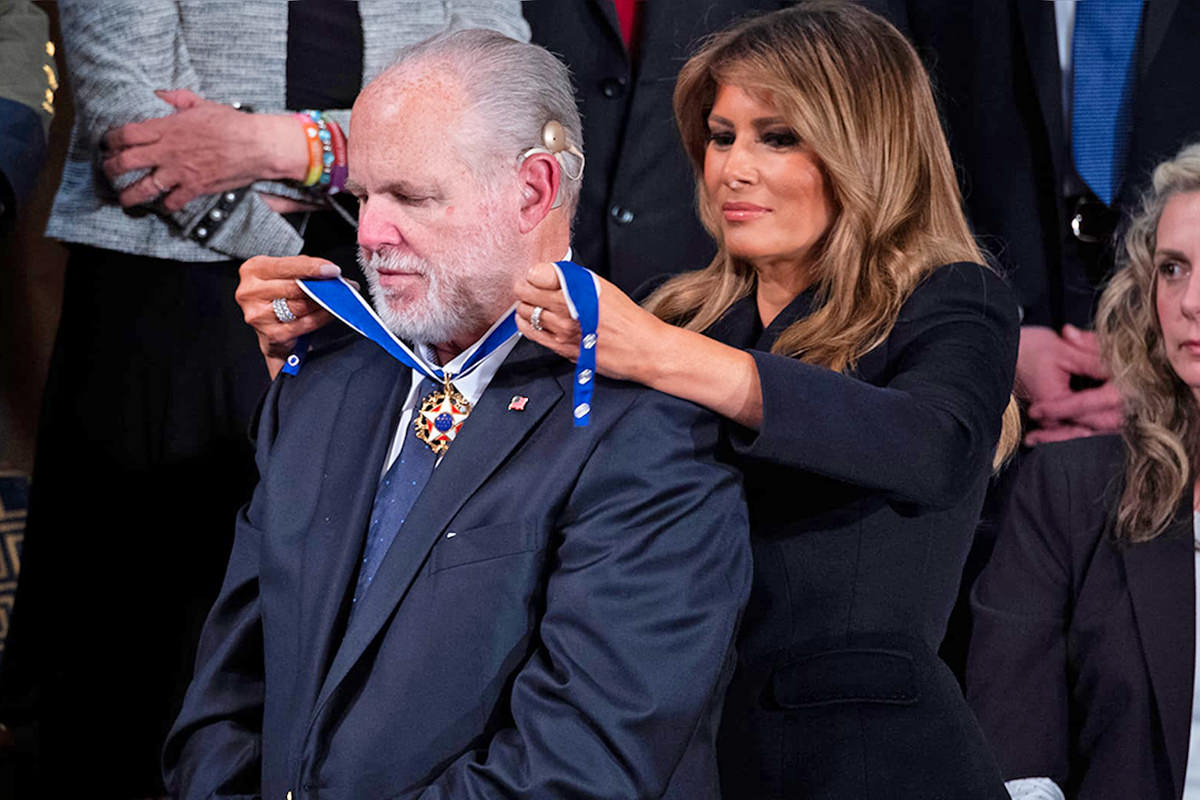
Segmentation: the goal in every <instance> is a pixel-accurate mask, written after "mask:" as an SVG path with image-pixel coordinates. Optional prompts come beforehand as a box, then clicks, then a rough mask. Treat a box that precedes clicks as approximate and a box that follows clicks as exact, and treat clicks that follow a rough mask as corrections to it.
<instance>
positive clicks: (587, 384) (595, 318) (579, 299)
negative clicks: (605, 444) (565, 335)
mask: <svg viewBox="0 0 1200 800" xmlns="http://www.w3.org/2000/svg"><path fill="white" fill-rule="evenodd" d="M554 267H555V271H557V272H558V285H559V286H561V287H562V290H563V294H564V295H565V297H566V300H567V309H568V310H569V311H570V312H571V318H572V319H574V320H576V321H577V322H578V323H579V358H578V360H576V362H575V391H574V397H573V399H572V403H571V409H572V411H571V413H572V415H573V416H574V418H575V427H577V428H583V427H586V426H587V424H588V422H589V421H590V420H591V412H592V393H593V392H594V391H595V385H596V328H597V326H598V325H599V324H600V290H599V286H598V285H597V282H596V276H595V275H593V274H592V272H591V270H589V269H586V268H584V267H581V266H579V265H578V264H576V263H575V262H573V261H559V262H557V263H555V265H554Z"/></svg>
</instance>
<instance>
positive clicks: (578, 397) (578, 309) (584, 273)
mask: <svg viewBox="0 0 1200 800" xmlns="http://www.w3.org/2000/svg"><path fill="white" fill-rule="evenodd" d="M554 268H555V271H557V272H558V283H559V285H560V286H561V287H562V289H563V295H564V297H565V298H566V301H567V309H568V310H569V311H570V314H571V318H572V319H575V320H577V321H578V322H579V332H580V336H579V359H578V361H576V363H575V384H574V392H573V398H572V405H571V409H572V416H573V417H574V421H575V426H576V427H580V428H582V427H586V426H587V425H588V423H589V422H590V421H591V411H592V394H593V393H594V391H595V381H596V328H597V326H598V325H599V322H600V290H599V283H598V281H597V280H596V276H595V275H594V274H592V272H591V270H589V269H586V268H585V267H581V266H579V265H578V264H576V263H574V262H572V261H559V262H557V263H555V265H554ZM296 282H297V283H299V284H300V288H301V289H303V290H304V292H305V293H306V294H307V295H308V296H309V297H311V298H312V299H313V300H314V301H315V302H316V303H318V304H319V305H320V306H322V307H323V308H324V309H325V310H326V311H328V312H329V313H330V314H333V315H334V316H335V317H337V318H338V319H340V320H341V321H342V322H344V323H346V324H347V325H349V326H350V327H351V328H353V329H354V330H356V331H358V332H359V333H360V334H362V335H363V336H365V337H367V338H368V339H370V340H371V341H373V342H375V344H377V345H379V346H380V347H382V348H383V349H384V350H386V351H387V352H388V353H389V354H390V355H391V356H392V357H393V358H395V359H396V360H397V361H399V362H400V363H402V364H404V365H406V366H408V367H411V368H413V369H415V370H417V371H418V372H420V373H421V374H422V375H425V376H427V377H429V378H431V379H433V380H435V381H437V382H439V383H440V382H442V381H444V380H445V373H444V372H443V371H442V370H440V369H438V368H437V367H434V366H433V365H430V364H426V363H425V361H424V359H422V358H420V357H419V356H418V355H417V354H416V353H414V352H413V351H412V350H410V349H409V348H408V346H407V345H406V344H404V342H402V341H400V340H399V339H397V338H396V337H395V335H394V334H393V333H392V332H391V331H390V330H388V329H387V327H386V326H385V325H384V324H383V322H382V321H381V320H380V319H379V317H378V316H377V315H376V314H375V311H374V309H372V308H371V306H370V304H369V303H368V302H367V301H366V299H364V298H363V296H362V295H360V294H359V293H358V292H357V291H356V290H355V289H354V287H353V286H351V285H350V284H349V283H347V282H346V280H345V279H344V278H329V279H323V280H319V279H311V278H301V279H298V280H297V281H296ZM516 334H517V315H516V311H509V312H508V314H507V315H505V316H504V318H503V319H501V320H500V321H499V322H497V323H496V324H495V325H493V326H492V328H491V330H489V331H488V333H487V335H486V336H484V338H483V341H482V342H481V343H480V344H479V345H478V346H476V348H475V350H474V352H472V353H471V355H469V356H468V357H467V361H466V363H464V364H463V367H462V369H461V370H459V372H458V375H464V374H466V373H468V372H470V371H471V370H472V369H473V368H474V367H476V366H477V365H478V364H480V363H481V362H482V361H483V360H484V359H485V358H487V357H488V356H489V355H491V354H492V353H493V352H495V350H496V348H498V347H500V346H501V345H502V344H504V343H505V342H507V341H508V340H509V339H510V338H512V337H513V336H515V335H516ZM307 352H308V337H307V336H301V337H300V339H299V340H297V343H296V349H295V351H293V352H292V354H291V355H290V356H288V358H287V363H286V365H285V366H284V368H283V371H284V372H286V373H287V374H289V375H295V374H296V373H298V372H299V371H300V367H301V366H302V365H303V363H304V358H305V354H306V353H307ZM452 377H453V376H452Z"/></svg>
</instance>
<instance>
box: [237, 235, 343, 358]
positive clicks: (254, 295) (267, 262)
mask: <svg viewBox="0 0 1200 800" xmlns="http://www.w3.org/2000/svg"><path fill="white" fill-rule="evenodd" d="M238 273H239V275H240V277H241V280H240V282H239V283H238V288H237V292H236V293H235V295H234V296H235V297H236V298H237V301H238V305H239V306H241V308H242V316H243V317H244V318H245V320H246V322H247V324H249V325H250V326H251V327H252V328H254V332H255V333H256V334H258V347H259V349H260V350H262V354H263V357H264V358H265V359H266V361H267V369H268V370H269V371H270V373H271V377H272V378H274V377H275V376H276V375H277V374H278V373H279V370H280V369H282V368H283V364H284V360H285V359H287V357H288V356H289V355H290V354H291V352H292V351H293V350H294V349H296V340H297V339H299V338H300V337H301V336H303V335H304V334H306V333H311V332H313V331H315V330H317V329H318V328H321V327H323V326H325V325H326V324H328V323H329V322H332V321H333V317H332V316H331V315H330V314H329V312H328V311H326V310H325V309H323V308H321V307H320V306H319V305H317V304H316V303H314V302H313V301H312V300H311V299H309V297H308V295H306V294H305V293H304V290H302V289H301V288H300V287H299V286H298V285H297V284H296V279H297V278H336V277H337V276H339V275H341V274H342V271H341V270H340V269H338V266H337V265H336V264H331V263H330V262H328V261H324V260H322V259H319V258H310V257H308V256H290V257H287V258H271V257H269V256H257V257H255V258H252V259H250V260H249V261H247V262H246V263H244V264H242V266H241V268H240V269H239V270H238ZM279 298H282V299H283V301H284V302H285V303H287V306H288V309H289V310H290V311H291V312H292V314H293V315H295V317H296V318H295V319H294V320H292V321H290V322H280V321H279V318H278V317H277V316H276V315H275V308H274V305H273V303H274V301H275V300H276V299H279Z"/></svg>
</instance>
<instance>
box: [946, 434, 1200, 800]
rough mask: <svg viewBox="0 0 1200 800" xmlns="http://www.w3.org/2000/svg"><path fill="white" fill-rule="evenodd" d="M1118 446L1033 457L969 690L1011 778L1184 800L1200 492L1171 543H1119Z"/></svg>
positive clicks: (1048, 451) (1083, 791)
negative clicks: (1114, 530)
mask: <svg viewBox="0 0 1200 800" xmlns="http://www.w3.org/2000/svg"><path fill="white" fill-rule="evenodd" d="M1124 466H1125V465H1124V446H1123V445H1122V443H1121V440H1120V438H1119V437H1116V436H1103V437H1093V438H1088V439H1079V440H1076V441H1073V442H1067V443H1064V444H1061V445H1043V446H1041V447H1039V448H1038V449H1037V450H1036V451H1035V452H1034V453H1033V455H1031V456H1030V457H1028V458H1027V459H1025V460H1023V461H1022V463H1021V468H1020V474H1019V475H1018V477H1017V481H1016V488H1015V490H1014V494H1013V498H1012V502H1011V504H1010V505H1009V508H1008V513H1007V515H1006V517H1005V520H1004V526H1003V528H1002V529H1001V532H1000V535H999V537H998V538H997V541H996V549H995V552H994V553H993V554H992V559H991V561H990V562H989V563H988V566H987V568H986V569H985V570H984V571H983V574H982V575H980V577H979V582H978V583H977V584H976V587H975V591H974V593H973V596H972V610H973V612H974V616H975V629H974V634H973V636H972V638H971V648H970V657H969V660H968V664H967V690H968V692H967V697H968V700H969V701H970V703H971V706H972V707H973V708H974V709H975V713H976V714H977V715H978V716H979V721H980V724H981V725H982V726H983V729H984V732H985V733H986V734H987V736H988V740H989V741H990V742H991V745H992V747H993V749H994V750H995V752H996V756H997V759H998V760H999V762H1000V767H1001V769H1002V771H1003V772H1004V777H1005V779H1008V780H1011V779H1014V778H1026V777H1048V778H1050V779H1052V780H1054V781H1055V782H1056V783H1057V784H1058V785H1059V786H1060V787H1062V789H1063V790H1064V792H1065V793H1066V795H1067V797H1068V798H1083V799H1084V800H1090V799H1091V798H1115V797H1137V798H1147V800H1149V798H1164V799H1165V798H1176V799H1177V798H1179V797H1180V795H1181V794H1182V791H1183V778H1184V774H1185V770H1186V766H1187V757H1188V739H1189V736H1190V731H1191V711H1192V705H1191V700H1192V674H1193V672H1192V670H1193V661H1194V654H1195V625H1196V608H1195V575H1194V572H1195V568H1194V552H1193V544H1192V515H1191V497H1190V494H1189V496H1188V498H1187V501H1186V502H1184V503H1181V505H1180V509H1179V513H1178V515H1177V516H1176V518H1175V521H1174V522H1172V524H1171V526H1170V527H1169V528H1168V529H1167V530H1166V531H1165V532H1164V533H1163V534H1161V535H1160V536H1159V537H1158V538H1156V539H1154V540H1152V541H1150V542H1144V543H1139V544H1133V545H1126V546H1119V545H1117V544H1116V543H1115V542H1114V541H1113V540H1112V538H1111V535H1110V531H1111V521H1112V513H1113V510H1114V509H1115V508H1116V503H1117V501H1118V499H1119V497H1120V492H1121V488H1122V483H1123V480H1122V474H1123V472H1124Z"/></svg>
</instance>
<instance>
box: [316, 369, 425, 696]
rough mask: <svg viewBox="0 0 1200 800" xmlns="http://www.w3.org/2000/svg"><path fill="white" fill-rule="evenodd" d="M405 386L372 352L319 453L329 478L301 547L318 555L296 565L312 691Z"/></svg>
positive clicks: (333, 639) (332, 641)
mask: <svg viewBox="0 0 1200 800" xmlns="http://www.w3.org/2000/svg"><path fill="white" fill-rule="evenodd" d="M411 381H412V371H411V370H409V369H408V368H407V367H405V366H403V365H402V364H400V363H399V362H398V361H396V360H395V359H393V358H392V357H391V356H389V355H387V354H386V353H384V352H383V351H379V352H378V353H377V354H374V356H373V358H372V359H371V360H370V361H369V362H368V363H367V364H366V365H365V366H363V367H362V368H361V369H359V370H357V371H356V372H354V373H353V374H352V375H351V376H350V378H349V380H348V381H347V382H346V388H345V392H344V394H343V396H342V403H341V407H340V408H339V409H338V411H337V417H336V422H335V423H334V431H333V437H332V441H331V444H330V446H329V448H328V452H327V454H326V462H325V467H324V471H325V474H326V475H328V476H330V479H329V480H326V481H324V482H322V485H321V495H320V499H319V501H318V504H317V508H316V512H315V513H314V515H313V522H312V524H311V533H310V538H309V541H308V543H307V544H306V547H305V549H306V550H307V551H310V552H313V553H322V554H324V555H325V557H320V558H317V557H313V558H305V559H304V562H303V567H302V578H301V585H302V586H303V587H304V590H303V591H302V592H301V597H300V606H301V607H300V612H301V613H300V619H301V624H302V625H304V626H305V627H306V628H308V629H309V630H310V631H311V632H312V633H311V636H312V638H311V639H310V641H311V642H312V645H313V646H312V647H311V648H305V650H306V651H307V652H308V654H309V656H308V657H309V659H310V663H309V665H308V666H309V670H308V671H305V672H303V673H302V674H306V675H312V676H316V678H317V683H316V685H315V686H314V687H313V689H312V691H314V692H315V691H316V688H317V687H319V686H320V680H321V678H323V677H324V675H325V670H326V668H327V667H328V666H329V662H330V659H331V658H332V657H333V654H334V652H336V650H337V648H338V645H339V643H340V641H341V634H342V631H343V627H342V625H341V624H340V623H341V620H342V619H343V618H344V616H343V615H344V614H345V612H346V606H347V605H348V598H349V591H350V586H351V581H353V580H354V576H355V574H356V570H357V568H358V562H359V559H360V558H361V557H362V549H363V537H364V535H365V531H366V527H367V519H368V516H369V515H370V513H371V506H372V504H373V503H374V501H375V487H376V484H377V483H378V480H379V471H378V470H379V469H381V468H382V466H383V460H384V457H385V455H386V453H387V451H388V447H389V445H390V443H391V440H392V435H393V433H394V431H395V426H396V417H397V415H398V414H399V412H400V409H401V408H402V406H403V404H404V399H405V398H406V397H407V396H408V389H409V385H410V383H411ZM364 465H365V466H364ZM331 600H332V601H333V602H331Z"/></svg>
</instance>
